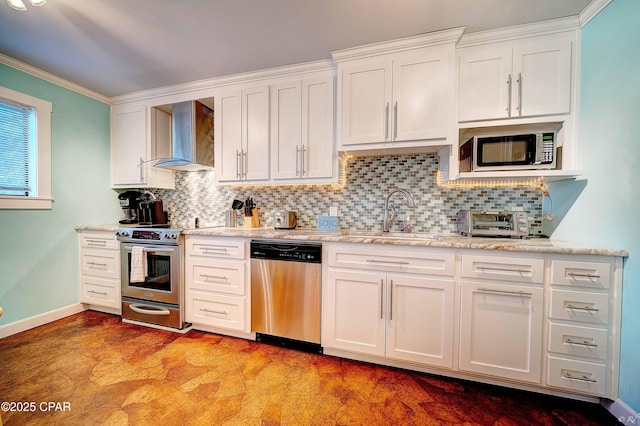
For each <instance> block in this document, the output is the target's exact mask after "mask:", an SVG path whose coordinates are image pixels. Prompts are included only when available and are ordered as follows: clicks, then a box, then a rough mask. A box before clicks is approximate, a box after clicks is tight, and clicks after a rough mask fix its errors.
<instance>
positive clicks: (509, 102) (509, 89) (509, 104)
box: [507, 74, 511, 117]
mask: <svg viewBox="0 0 640 426" xmlns="http://www.w3.org/2000/svg"><path fill="white" fill-rule="evenodd" d="M507 86H508V87H509V88H508V93H509V98H508V99H509V100H508V103H507V117H511V74H509V77H507Z"/></svg>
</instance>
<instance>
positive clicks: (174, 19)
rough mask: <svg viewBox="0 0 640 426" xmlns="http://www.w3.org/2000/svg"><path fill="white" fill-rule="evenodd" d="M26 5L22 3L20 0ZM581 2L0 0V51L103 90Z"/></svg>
mask: <svg viewBox="0 0 640 426" xmlns="http://www.w3.org/2000/svg"><path fill="white" fill-rule="evenodd" d="M25 2H26V0H25ZM589 3H590V0H315V1H310V0H48V2H47V4H46V5H44V6H41V7H30V5H29V4H28V3H27V5H28V7H29V10H27V11H25V12H19V11H15V10H13V9H10V8H9V7H8V6H7V5H6V3H5V1H4V0H0V53H2V54H4V55H7V56H10V57H12V58H14V59H17V60H19V61H21V62H24V63H26V64H28V65H31V66H34V67H36V68H39V69H41V70H44V71H47V72H49V73H51V74H54V75H57V76H58V77H62V78H64V79H66V80H69V81H71V82H73V83H76V84H78V85H81V86H84V87H85V88H87V89H90V90H92V91H94V92H97V93H99V94H101V95H104V96H107V97H112V96H116V95H122V94H126V93H131V92H136V91H140V90H146V89H153V88H158V87H164V86H170V85H174V84H179V83H185V82H190V81H195V80H200V79H205V78H212V77H219V76H224V75H231V74H236V73H241V72H246V71H255V70H259V69H265V68H271V67H276V66H282V65H289V64H294V63H300V62H307V61H312V60H317V59H327V58H329V57H330V52H331V51H332V50H339V49H345V48H349V47H355V46H360V45H364V44H369V43H375V42H380V41H385V40H391V39H395V38H400V37H406V36H410V35H415V34H421V33H426V32H430V31H437V30H442V29H447V28H453V27H459V26H466V27H467V33H469V32H476V31H481V30H486V29H492V28H499V27H505V26H510V25H516V24H523V23H528V22H535V21H542V20H547V19H552V18H558V17H565V16H571V15H577V14H578V13H579V12H580V11H582V10H583V9H584V8H585V7H586V6H587V5H588V4H589Z"/></svg>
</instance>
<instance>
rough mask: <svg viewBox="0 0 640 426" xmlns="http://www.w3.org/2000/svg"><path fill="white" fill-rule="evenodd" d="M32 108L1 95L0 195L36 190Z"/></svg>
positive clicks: (33, 111)
mask: <svg viewBox="0 0 640 426" xmlns="http://www.w3.org/2000/svg"><path fill="white" fill-rule="evenodd" d="M35 115H36V114H35V110H34V108H32V107H30V106H26V105H22V104H20V103H17V102H13V101H10V100H7V99H3V98H0V195H11V196H24V197H28V196H30V195H35V194H32V192H35V187H34V183H35V176H34V175H35V172H34V171H35V169H36V165H35V164H34V163H35V161H36V159H35V155H34V148H35V140H36V139H35V138H36V126H35Z"/></svg>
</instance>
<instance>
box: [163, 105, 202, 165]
mask: <svg viewBox="0 0 640 426" xmlns="http://www.w3.org/2000/svg"><path fill="white" fill-rule="evenodd" d="M171 137H172V141H171V157H170V158H162V159H159V160H158V161H157V162H156V164H155V167H162V168H165V169H172V170H183V171H197V170H213V110H212V109H211V108H209V107H207V106H206V105H204V104H203V103H201V102H198V101H186V102H179V103H175V104H173V105H172V118H171Z"/></svg>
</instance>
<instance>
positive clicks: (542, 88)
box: [457, 33, 575, 122]
mask: <svg viewBox="0 0 640 426" xmlns="http://www.w3.org/2000/svg"><path fill="white" fill-rule="evenodd" d="M574 37H575V36H574V33H563V34H554V35H547V36H540V37H529V38H524V39H518V40H514V41H510V42H502V43H489V44H480V45H476V46H470V47H462V48H459V49H458V50H457V59H458V120H459V121H460V122H467V121H480V120H498V119H513V118H522V117H535V116H548V115H557V114H568V113H570V112H571V100H572V98H571V94H572V90H571V88H572V52H573V45H574V41H573V40H572V39H573V38H574Z"/></svg>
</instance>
